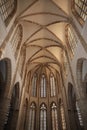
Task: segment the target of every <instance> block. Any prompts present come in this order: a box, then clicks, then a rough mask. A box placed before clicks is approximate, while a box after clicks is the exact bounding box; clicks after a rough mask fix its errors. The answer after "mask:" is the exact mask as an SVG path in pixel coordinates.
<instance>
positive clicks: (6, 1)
mask: <svg viewBox="0 0 87 130" xmlns="http://www.w3.org/2000/svg"><path fill="white" fill-rule="evenodd" d="M16 8H17V0H0V14H1V17H2V20H3V21H4V22H5V24H6V26H7V25H8V23H9V22H10V20H11V18H12V17H13V15H14V13H15V11H16Z"/></svg>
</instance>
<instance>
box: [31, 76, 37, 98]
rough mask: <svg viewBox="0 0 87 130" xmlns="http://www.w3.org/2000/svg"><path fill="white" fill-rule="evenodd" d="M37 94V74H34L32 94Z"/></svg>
mask: <svg viewBox="0 0 87 130" xmlns="http://www.w3.org/2000/svg"><path fill="white" fill-rule="evenodd" d="M36 95H37V75H36V74H34V76H33V79H32V96H34V97H35V96H36Z"/></svg>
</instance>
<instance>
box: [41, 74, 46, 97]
mask: <svg viewBox="0 0 87 130" xmlns="http://www.w3.org/2000/svg"><path fill="white" fill-rule="evenodd" d="M41 97H46V77H45V75H44V74H42V77H41Z"/></svg>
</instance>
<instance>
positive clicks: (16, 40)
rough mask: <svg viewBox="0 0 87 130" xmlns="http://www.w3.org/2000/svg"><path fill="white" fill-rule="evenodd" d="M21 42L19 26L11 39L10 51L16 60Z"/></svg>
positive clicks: (20, 27)
mask: <svg viewBox="0 0 87 130" xmlns="http://www.w3.org/2000/svg"><path fill="white" fill-rule="evenodd" d="M21 41H22V26H21V25H19V26H18V27H17V29H16V30H15V32H14V34H13V36H12V39H11V44H12V49H13V51H14V56H15V58H17V56H18V52H19V49H20V46H21Z"/></svg>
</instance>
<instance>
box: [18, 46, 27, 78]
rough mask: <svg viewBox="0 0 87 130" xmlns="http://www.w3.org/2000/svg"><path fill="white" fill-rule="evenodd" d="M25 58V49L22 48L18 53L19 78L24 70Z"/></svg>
mask: <svg viewBox="0 0 87 130" xmlns="http://www.w3.org/2000/svg"><path fill="white" fill-rule="evenodd" d="M25 57H26V48H25V47H22V48H21V51H20V58H19V67H18V71H19V73H20V76H21V77H22V76H23V72H24V71H23V70H24V65H25Z"/></svg>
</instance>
